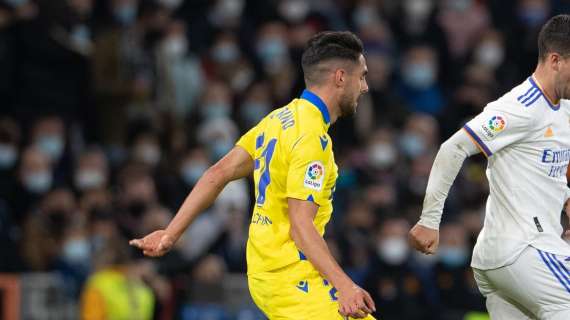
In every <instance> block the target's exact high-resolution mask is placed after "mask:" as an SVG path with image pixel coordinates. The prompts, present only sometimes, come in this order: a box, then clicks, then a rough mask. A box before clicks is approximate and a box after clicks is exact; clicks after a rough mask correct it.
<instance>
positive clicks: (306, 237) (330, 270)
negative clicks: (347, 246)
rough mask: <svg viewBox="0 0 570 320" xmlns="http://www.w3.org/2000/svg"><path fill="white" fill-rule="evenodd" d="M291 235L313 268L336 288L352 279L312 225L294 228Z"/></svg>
mask: <svg viewBox="0 0 570 320" xmlns="http://www.w3.org/2000/svg"><path fill="white" fill-rule="evenodd" d="M296 230H297V231H294V232H293V234H292V236H293V240H294V241H295V244H296V245H297V247H298V248H299V249H300V250H301V251H302V252H303V254H304V255H305V256H306V257H307V259H308V260H309V261H310V262H311V263H312V264H313V266H315V268H316V269H317V270H318V271H319V272H320V273H321V274H322V275H323V276H324V277H325V278H326V279H327V280H329V281H330V282H331V283H332V284H333V286H335V287H336V288H337V289H338V288H342V287H346V286H347V285H350V284H351V283H352V280H350V278H349V277H348V276H347V275H346V273H344V271H343V270H342V268H341V267H340V266H339V264H338V263H337V262H336V260H335V259H334V257H333V256H332V254H331V253H330V250H329V248H328V246H327V243H326V242H325V240H324V239H323V238H322V237H321V235H320V234H319V233H318V232H317V230H316V229H315V227H314V226H313V225H312V223H311V224H310V225H306V226H302V227H300V228H299V227H298V228H296Z"/></svg>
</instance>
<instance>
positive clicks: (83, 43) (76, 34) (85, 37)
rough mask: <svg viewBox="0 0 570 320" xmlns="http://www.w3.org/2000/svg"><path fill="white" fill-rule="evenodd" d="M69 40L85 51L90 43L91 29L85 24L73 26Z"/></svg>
mask: <svg viewBox="0 0 570 320" xmlns="http://www.w3.org/2000/svg"><path fill="white" fill-rule="evenodd" d="M71 41H72V42H73V44H74V45H75V46H76V47H78V48H79V49H80V50H81V51H85V52H86V51H87V50H88V49H89V46H90V45H91V31H89V28H87V26H85V25H80V26H77V27H75V28H73V31H72V32H71Z"/></svg>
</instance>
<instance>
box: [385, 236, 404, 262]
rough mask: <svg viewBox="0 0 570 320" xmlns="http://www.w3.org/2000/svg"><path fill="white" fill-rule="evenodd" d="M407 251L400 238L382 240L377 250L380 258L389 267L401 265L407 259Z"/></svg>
mask: <svg viewBox="0 0 570 320" xmlns="http://www.w3.org/2000/svg"><path fill="white" fill-rule="evenodd" d="M409 251H410V248H409V247H408V243H407V242H406V240H405V239H404V238H401V237H391V238H387V239H384V241H382V242H381V243H380V244H379V245H378V248H377V253H378V255H379V256H380V258H382V260H384V262H386V263H388V264H390V265H400V264H402V263H403V262H404V261H405V260H406V258H407V257H408V253H409Z"/></svg>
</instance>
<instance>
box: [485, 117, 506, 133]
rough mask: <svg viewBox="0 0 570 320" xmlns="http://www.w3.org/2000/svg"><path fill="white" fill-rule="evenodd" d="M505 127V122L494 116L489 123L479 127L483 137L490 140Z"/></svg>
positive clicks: (502, 118) (501, 118)
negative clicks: (483, 134)
mask: <svg viewBox="0 0 570 320" xmlns="http://www.w3.org/2000/svg"><path fill="white" fill-rule="evenodd" d="M506 127H507V121H506V120H505V118H504V117H502V116H499V115H496V116H493V117H491V119H489V121H487V122H486V123H485V124H483V125H482V126H481V128H482V129H483V132H484V133H485V136H487V137H488V138H490V139H492V138H494V137H496V136H497V134H499V133H501V132H502V131H503V130H505V128H506Z"/></svg>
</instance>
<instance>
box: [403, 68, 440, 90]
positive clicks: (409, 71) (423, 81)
mask: <svg viewBox="0 0 570 320" xmlns="http://www.w3.org/2000/svg"><path fill="white" fill-rule="evenodd" d="M403 77H404V81H405V82H406V83H407V84H408V85H410V86H411V87H413V88H415V89H427V88H429V87H430V86H431V85H432V84H434V82H435V68H434V67H433V66H432V65H431V64H430V63H413V64H410V65H408V66H407V67H405V68H404V72H403Z"/></svg>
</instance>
